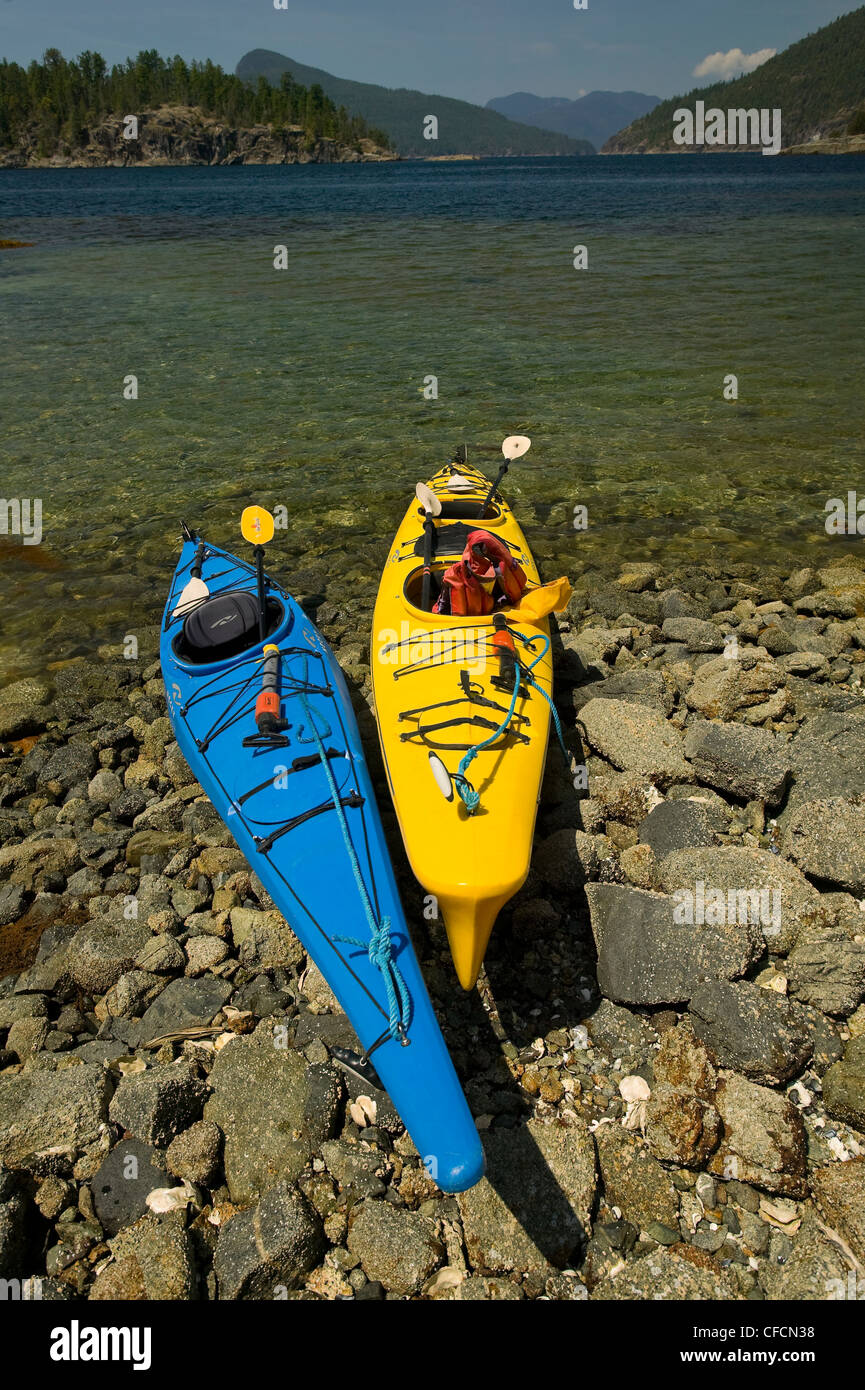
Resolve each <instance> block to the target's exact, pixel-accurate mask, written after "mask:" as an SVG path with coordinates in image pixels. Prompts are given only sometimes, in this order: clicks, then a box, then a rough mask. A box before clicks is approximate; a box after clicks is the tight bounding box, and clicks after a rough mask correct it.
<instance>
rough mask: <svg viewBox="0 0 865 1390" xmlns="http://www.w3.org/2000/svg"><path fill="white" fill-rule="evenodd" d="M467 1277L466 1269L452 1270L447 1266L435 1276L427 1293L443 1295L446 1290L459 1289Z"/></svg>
mask: <svg viewBox="0 0 865 1390" xmlns="http://www.w3.org/2000/svg"><path fill="white" fill-rule="evenodd" d="M465 1277H466V1272H465V1270H464V1269H452V1268H451V1266H450V1265H447V1266H446V1267H445V1268H444V1269H440V1270H439V1272H438V1274H436V1275H434V1276H433V1278H432V1279H431V1280H430V1281H429V1283H428V1284H427V1286H426V1292H427V1293H441V1292H442V1291H443V1290H444V1289H458V1288H459V1286H460V1284H461V1283H462V1282H463V1280H464V1279H465Z"/></svg>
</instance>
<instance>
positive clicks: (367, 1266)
mask: <svg viewBox="0 0 865 1390" xmlns="http://www.w3.org/2000/svg"><path fill="white" fill-rule="evenodd" d="M348 1248H349V1250H350V1251H351V1253H352V1255H354V1256H355V1257H356V1258H357V1259H359V1260H360V1262H361V1264H362V1266H363V1271H364V1273H365V1274H366V1275H367V1277H368V1278H370V1279H375V1280H378V1282H379V1283H381V1284H383V1285H384V1287H385V1288H386V1289H387V1290H388V1291H389V1292H390V1293H395V1294H403V1295H406V1294H413V1293H417V1292H418V1291H419V1290H420V1287H421V1285H422V1284H423V1282H424V1280H425V1279H427V1278H428V1277H429V1275H430V1274H431V1273H432V1271H433V1270H434V1269H435V1267H436V1265H438V1264H439V1263H440V1261H441V1260H442V1258H443V1256H444V1247H443V1245H442V1243H441V1241H440V1240H439V1238H438V1235H437V1234H436V1228H435V1224H434V1223H433V1222H432V1221H431V1220H429V1218H428V1217H425V1216H420V1215H419V1214H418V1213H416V1212H411V1211H405V1210H403V1209H401V1208H397V1207H395V1206H392V1205H391V1203H390V1202H377V1201H373V1200H367V1201H365V1202H362V1203H361V1204H360V1206H359V1207H357V1208H356V1209H355V1211H354V1212H353V1213H352V1215H351V1217H350V1218H349V1233H348Z"/></svg>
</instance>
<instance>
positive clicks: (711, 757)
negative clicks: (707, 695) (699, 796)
mask: <svg viewBox="0 0 865 1390" xmlns="http://www.w3.org/2000/svg"><path fill="white" fill-rule="evenodd" d="M685 756H686V758H688V759H689V760H690V762H691V763H692V764H693V767H694V771H695V773H696V775H697V780H698V781H699V782H704V783H707V784H708V785H709V786H710V787H715V788H717V789H718V790H719V791H722V792H728V793H730V795H732V796H736V797H740V798H741V799H742V800H743V801H749V800H760V801H765V802H766V803H767V805H769V806H777V805H778V804H779V802H780V801H781V798H782V797H783V795H784V788H785V787H786V785H787V780H788V778H789V775H790V762H789V758H788V757H787V755H786V752H785V750H784V747H783V745H782V744H780V743H779V741H778V740H777V739H776V738H775V736H774V734H771V733H769V731H768V730H767V729H752V728H750V727H749V726H748V725H746V724H716V723H712V722H711V721H710V720H700V721H699V722H698V723H696V724H693V725H691V727H690V728H689V729H688V732H687V734H686V735H685Z"/></svg>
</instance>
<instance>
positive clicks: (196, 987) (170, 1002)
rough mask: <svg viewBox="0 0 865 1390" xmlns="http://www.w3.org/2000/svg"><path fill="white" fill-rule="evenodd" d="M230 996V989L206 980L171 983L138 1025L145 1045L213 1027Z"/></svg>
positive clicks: (220, 982) (209, 979) (175, 981)
mask: <svg viewBox="0 0 865 1390" xmlns="http://www.w3.org/2000/svg"><path fill="white" fill-rule="evenodd" d="M230 994H231V985H229V984H226V982H225V981H224V980H216V979H213V978H209V977H207V976H205V977H203V978H202V979H200V980H187V979H183V980H172V981H171V982H170V984H168V985H166V987H165V989H164V990H163V991H162V993H161V994H160V995H159V997H158V998H157V999H155V1000H154V1002H153V1003H152V1004H151V1005H150V1007H149V1009H148V1010H147V1012H146V1013H145V1014H144V1016H143V1017H142V1019H141V1022H140V1024H138V1025H137V1028H136V1034H135V1036H136V1037H137V1038H138V1039H140V1041H141V1042H142V1043H145V1042H150V1041H151V1039H153V1038H161V1037H163V1036H164V1035H165V1034H166V1033H177V1032H180V1030H181V1029H183V1028H191V1027H193V1026H195V1025H196V1024H206V1023H210V1022H211V1020H212V1019H213V1017H214V1015H215V1014H218V1013H219V1010H220V1009H221V1008H222V1006H223V1004H224V1003H225V1001H226V1000H227V999H228V997H229V995H230Z"/></svg>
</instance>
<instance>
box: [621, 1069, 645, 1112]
mask: <svg viewBox="0 0 865 1390" xmlns="http://www.w3.org/2000/svg"><path fill="white" fill-rule="evenodd" d="M651 1094H652V1090H651V1087H650V1086H649V1083H648V1081H646V1080H644V1078H643V1077H642V1076H623V1077H622V1079H621V1081H620V1082H619V1095H620V1096H621V1097H622V1100H624V1101H627V1103H628V1104H629V1105H630V1104H631V1102H632V1101H639V1100H648V1099H649V1097H650V1096H651Z"/></svg>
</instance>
